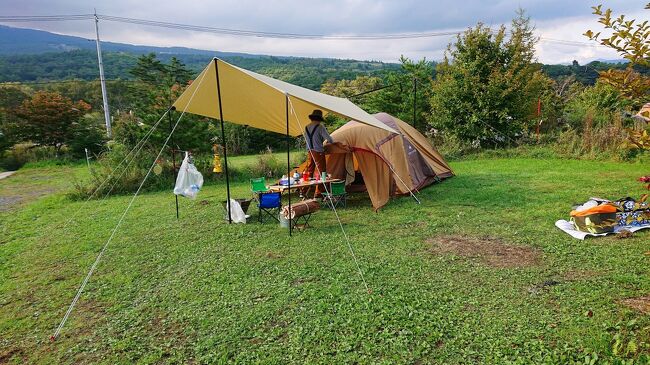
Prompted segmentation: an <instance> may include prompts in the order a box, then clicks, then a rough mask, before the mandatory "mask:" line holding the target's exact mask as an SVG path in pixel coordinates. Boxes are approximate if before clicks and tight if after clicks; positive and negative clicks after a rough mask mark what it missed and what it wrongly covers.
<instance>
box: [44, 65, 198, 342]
mask: <svg viewBox="0 0 650 365" xmlns="http://www.w3.org/2000/svg"><path fill="white" fill-rule="evenodd" d="M204 77H205V75H204V76H202V77H201V80H200V81H199V86H201V83H202V82H203V78H204ZM198 89H199V87H197V88H196V89H195V90H194V92H193V93H192V95H191V96H190V99H189V101H190V102H191V101H192V99H193V98H194V95H195V94H196V91H197V90H198ZM189 104H190V103H189V102H188V104H187V105H186V106H185V108H184V109H183V113H181V116H180V117H179V118H178V120H177V121H176V124H174V127H173V128H172V130H171V132H170V133H169V135H168V136H167V139H165V143H163V146H162V148H160V151H159V152H158V155H157V156H156V158H155V159H154V161H153V163H152V164H151V166H150V167H149V170H148V171H147V174H146V175H145V177H144V178H143V179H142V182H141V183H140V186H138V189H137V190H136V192H135V194H133V197H132V198H131V201H130V202H129V205H128V206H127V207H126V209H125V210H124V212H123V213H122V216H121V217H120V220H119V221H118V222H117V225H115V228H113V231H112V232H111V236H110V237H109V238H108V240H107V241H106V243H105V244H104V247H102V250H101V251H100V252H99V254H98V255H97V258H96V259H95V262H93V265H92V266H91V267H90V270H89V271H88V274H86V277H85V278H84V280H83V282H82V283H81V286H80V287H79V289H78V290H77V294H76V295H75V297H74V299H73V300H72V303H70V306H69V307H68V310H67V311H66V313H65V315H64V316H63V319H62V320H61V323H59V326H58V327H57V328H56V330H55V331H54V334H53V335H52V336H50V341H54V340H56V339H57V337H59V335H60V334H61V330H62V329H63V326H64V325H65V323H66V322H67V320H68V318H69V317H70V314H71V313H72V310H73V309H74V307H75V305H76V304H77V302H78V301H79V297H81V294H82V293H83V291H84V289H85V287H86V285H87V284H88V281H89V280H90V277H91V276H92V274H93V273H94V271H95V269H96V268H97V265H98V264H99V261H100V260H101V258H102V256H103V255H104V252H106V249H107V248H108V245H109V244H110V243H111V241H112V240H113V237H115V233H117V230H118V229H119V228H120V226H121V225H122V222H123V221H124V218H125V217H126V215H127V213H128V212H129V210H130V209H131V206H132V205H133V202H134V201H135V199H136V198H137V197H138V194H139V193H140V190H142V187H143V186H144V183H145V182H146V181H147V178H149V175H151V171H153V168H154V166H155V165H156V162H157V161H158V159H159V158H160V156H161V155H162V153H163V151H164V150H165V148H166V147H167V143H169V140H170V139H171V136H172V134H174V131H175V130H176V127H177V126H178V123H180V121H181V119H182V118H183V116H184V115H185V110H186V109H187V107H188V106H189ZM163 117H164V115H163ZM161 120H162V118H161Z"/></svg>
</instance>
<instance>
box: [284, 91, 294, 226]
mask: <svg viewBox="0 0 650 365" xmlns="http://www.w3.org/2000/svg"><path fill="white" fill-rule="evenodd" d="M284 97H285V99H284V100H285V108H286V118H287V182H288V183H289V194H287V195H288V196H289V237H291V235H292V231H293V228H292V227H291V226H292V224H291V159H290V158H289V149H290V144H291V138H290V137H289V94H287V93H285V94H284Z"/></svg>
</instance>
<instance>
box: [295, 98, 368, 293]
mask: <svg viewBox="0 0 650 365" xmlns="http://www.w3.org/2000/svg"><path fill="white" fill-rule="evenodd" d="M287 100H288V101H289V105H290V106H291V113H292V114H293V115H294V117H295V118H296V121H297V122H298V125H299V126H300V129H301V131H303V133H302V134H303V137H305V139H306V138H307V136H305V133H304V130H305V129H304V128H303V127H302V123H300V118H298V115H297V114H296V110H295V109H294V108H293V103H291V98H289V97H287ZM307 155H308V156H311V153H307ZM311 158H312V160H313V161H314V164H316V160H315V159H314V158H313V156H311ZM323 187H324V188H325V192H326V193H327V194H328V195H329V194H330V192H329V190H328V189H327V184H323ZM289 194H291V191H289ZM332 210H333V211H334V215H335V216H336V220H337V221H338V222H339V227H341V232H343V236H344V237H345V242H346V243H347V246H348V250H349V251H350V254H351V255H352V259H353V260H354V264H355V265H356V267H357V271H358V273H359V276H360V277H361V281H363V286H364V287H365V288H366V292H367V293H368V294H371V293H372V290H370V288H369V287H368V283H367V282H366V278H365V277H364V275H363V271H362V270H361V266H360V265H359V260H358V259H357V255H356V254H355V253H354V249H353V248H352V244H351V243H350V238H349V237H348V234H347V232H345V229H344V228H343V223H342V222H341V218H340V217H339V213H338V212H337V211H336V207H335V206H334V204H332ZM289 226H291V222H289Z"/></svg>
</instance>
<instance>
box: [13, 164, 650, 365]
mask: <svg viewBox="0 0 650 365" xmlns="http://www.w3.org/2000/svg"><path fill="white" fill-rule="evenodd" d="M244 160H245V159H244ZM451 165H452V168H453V169H454V170H455V172H456V174H457V176H456V177H454V178H451V179H449V180H446V181H444V182H442V183H440V184H437V185H433V186H431V187H429V188H426V189H424V190H422V191H421V192H420V193H419V198H420V200H421V201H422V204H421V205H417V204H415V203H414V201H413V200H412V199H411V198H409V197H401V198H396V199H394V200H392V201H391V202H390V203H389V204H388V205H387V206H386V207H385V208H383V209H382V210H381V211H379V212H378V213H374V212H373V211H372V209H371V206H370V202H369V200H368V198H367V197H365V196H363V195H354V196H352V197H351V199H350V201H349V203H348V207H347V208H346V209H341V210H339V214H340V216H341V220H342V222H343V226H344V227H345V230H346V232H347V234H348V235H349V237H350V242H351V244H352V246H353V247H354V250H355V253H356V255H357V257H358V259H359V265H360V267H361V269H362V271H363V273H364V277H365V280H366V281H367V283H368V286H369V287H370V289H371V293H370V294H369V293H368V292H367V291H366V290H365V288H364V285H363V282H362V280H361V277H360V275H359V273H358V272H357V268H356V266H355V263H354V260H353V258H352V256H351V254H350V251H349V249H348V246H347V245H346V243H345V240H344V236H343V234H342V233H341V230H340V228H339V225H338V222H337V220H336V218H335V216H334V214H333V213H332V212H331V211H328V210H326V209H323V210H321V211H320V212H318V213H317V214H316V215H314V217H313V218H312V225H313V228H310V229H307V230H306V231H304V232H297V233H296V234H295V235H294V236H293V237H289V236H288V234H287V232H286V230H283V229H282V228H280V227H279V226H277V225H276V224H271V223H268V224H263V225H262V224H258V223H257V222H252V223H251V224H246V225H228V224H226V223H225V222H224V220H223V215H224V214H223V213H224V211H223V209H222V208H221V206H220V204H218V203H217V201H219V200H222V199H224V197H225V193H226V192H225V186H224V185H223V184H216V185H210V186H206V187H205V188H204V189H203V190H202V191H201V193H200V196H199V198H198V199H197V200H195V201H191V200H187V199H181V215H180V219H179V220H176V217H175V213H174V199H173V196H172V194H171V191H165V192H158V193H147V194H143V195H142V196H140V197H138V198H137V200H136V201H135V204H134V205H133V207H132V209H131V211H130V213H129V215H128V216H127V217H126V219H125V221H124V223H123V225H122V226H121V228H120V229H119V231H118V232H117V234H116V236H115V239H114V240H113V242H112V243H111V245H110V246H109V247H108V249H107V251H106V253H105V255H104V258H103V260H102V262H101V263H100V264H99V266H98V267H97V271H96V272H95V275H94V276H93V277H92V279H91V280H90V282H89V284H88V286H87V289H86V292H85V293H84V294H83V295H82V296H81V299H80V301H79V303H78V305H77V307H76V308H75V310H74V312H73V313H72V315H71V317H70V319H69V321H68V323H67V324H66V326H65V328H64V329H63V332H62V334H61V337H60V338H59V339H58V340H57V341H56V342H53V343H51V342H50V341H49V339H48V338H49V336H50V335H51V334H52V333H53V332H54V329H55V328H56V326H57V325H58V322H59V321H60V320H61V318H62V316H63V315H64V313H65V311H66V309H67V306H68V305H69V303H70V302H71V300H72V298H73V297H74V295H75V291H76V289H77V288H78V286H79V284H80V283H81V281H82V280H83V277H84V276H85V274H86V272H87V271H88V269H89V267H90V266H91V264H92V262H93V261H94V260H95V257H96V255H97V254H98V252H99V251H100V250H101V247H102V246H103V244H104V242H105V241H106V240H107V238H108V236H109V235H110V233H111V230H112V229H113V227H114V226H115V224H116V223H117V221H118V219H119V217H120V215H121V213H122V211H123V210H124V208H125V207H126V205H127V204H128V202H129V200H130V197H129V196H120V197H112V198H109V199H107V200H105V201H91V202H89V203H87V204H84V203H83V202H80V201H76V202H73V201H70V200H69V199H68V198H66V196H65V195H64V193H65V191H66V184H67V181H68V180H69V178H70V176H72V175H74V174H79V175H80V176H81V178H83V174H84V167H83V166H77V167H49V168H40V169H39V168H33V169H24V170H20V171H19V172H18V173H17V174H15V175H14V176H11V177H10V178H7V179H5V180H0V194H1V195H0V196H2V197H3V199H11V198H12V197H15V196H25V198H24V199H22V201H21V203H20V204H16V205H13V206H12V207H11V208H9V209H7V210H5V211H2V212H0V233H1V234H0V363H15V364H22V363H35V364H53V363H66V364H73V363H74V364H77V363H93V364H96V363H103V364H131V363H141V364H148V363H163V364H167V363H226V362H233V363H242V364H249V363H273V364H293V363H295V364H303V363H322V364H343V363H360V364H366V363H384V364H431V363H439V364H474V363H489V364H503V363H511V362H512V363H535V364H538V363H557V364H564V363H572V362H575V363H580V364H584V363H622V362H623V361H629V362H634V363H647V362H648V361H649V354H650V316H648V314H647V313H645V314H644V313H643V312H642V311H640V310H638V309H634V308H632V307H630V306H628V305H627V304H634V306H636V307H637V308H640V309H643V307H640V306H639V303H640V302H641V300H637V301H626V299H629V298H639V297H643V296H648V295H650V265H649V264H650V256H649V255H648V253H649V251H650V240H649V239H648V238H649V237H650V236H649V235H650V232H638V233H636V234H635V235H634V237H632V238H628V239H617V238H614V237H605V238H598V239H588V240H586V241H584V242H582V241H578V240H575V239H572V238H571V237H569V236H568V235H566V234H564V233H562V232H561V231H559V230H558V229H557V228H555V227H554V226H553V223H554V222H555V220H557V219H561V218H567V216H568V213H569V210H570V209H571V205H572V204H573V203H579V202H582V201H584V200H586V199H587V198H589V197H591V196H600V197H606V198H620V197H625V196H636V197H638V196H639V195H640V194H642V193H643V190H642V187H641V184H640V183H639V182H637V181H636V179H637V178H638V177H639V176H641V175H642V174H646V173H648V171H647V166H644V165H641V164H625V163H609V162H593V161H577V160H559V159H558V160H540V159H525V158H513V159H477V160H471V161H458V162H455V163H452V164H451ZM50 186H51V187H50ZM39 189H41V190H47V192H46V193H47V194H49V195H45V196H41V195H42V194H32V195H29V194H30V192H33V191H36V190H39ZM234 192H235V196H242V197H243V196H248V195H249V193H248V187H247V185H246V184H245V183H241V182H238V183H235V185H234ZM203 200H205V201H207V202H202V201H203ZM251 211H252V212H254V213H256V209H255V208H254V207H253V208H252V209H251ZM70 219H72V222H71V223H70V224H66V222H67V221H68V220H70ZM635 303H636V304H635Z"/></svg>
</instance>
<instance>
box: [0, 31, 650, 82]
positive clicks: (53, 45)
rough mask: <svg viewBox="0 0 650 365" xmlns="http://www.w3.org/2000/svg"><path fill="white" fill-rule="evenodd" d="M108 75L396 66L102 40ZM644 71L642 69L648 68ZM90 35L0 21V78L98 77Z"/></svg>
mask: <svg viewBox="0 0 650 365" xmlns="http://www.w3.org/2000/svg"><path fill="white" fill-rule="evenodd" d="M102 51H103V59H104V66H105V70H106V78H107V79H132V78H133V75H131V74H130V72H129V71H130V70H131V69H132V68H133V66H134V65H135V64H136V62H137V57H138V56H140V55H142V54H147V53H155V54H156V55H157V57H158V58H159V59H160V60H162V61H163V62H167V61H168V60H169V59H170V58H171V57H176V58H178V59H179V60H181V61H182V62H183V63H185V64H186V65H187V67H188V68H189V69H191V70H192V71H194V72H198V71H200V70H201V69H202V68H203V67H204V66H205V65H206V64H207V63H208V62H209V61H210V59H211V58H212V57H215V56H216V57H219V58H222V59H224V60H226V61H228V62H230V63H233V64H235V65H238V66H240V67H243V68H246V69H249V70H252V71H256V72H260V73H263V74H266V75H268V76H271V77H275V78H279V79H282V80H285V81H288V82H292V83H295V84H297V85H301V86H304V87H308V88H311V89H315V90H317V89H319V88H320V86H321V85H322V83H323V82H325V80H327V79H338V80H340V79H354V78H355V77H357V76H359V75H370V76H381V75H382V74H385V73H386V72H390V71H397V70H400V69H401V67H400V65H399V64H396V63H385V62H377V61H357V60H342V59H333V58H306V57H290V56H283V57H278V56H267V55H259V54H247V53H235V52H218V51H209V50H200V49H194V48H185V47H153V46H141V45H132V44H124V43H114V42H104V41H103V42H102ZM624 62H626V61H625V60H597V61H593V62H590V63H589V64H588V65H587V67H583V66H584V65H577V64H568V65H542V69H543V70H544V71H545V72H546V73H547V74H548V75H549V76H551V77H553V78H561V77H569V76H573V77H575V78H576V79H577V80H578V81H580V82H582V83H584V84H593V83H594V82H595V80H596V79H597V78H598V71H601V70H606V69H609V68H612V67H614V68H624V67H625V65H624ZM642 72H644V73H646V72H647V70H643V71H642ZM97 78H98V72H97V54H96V49H95V42H94V39H90V40H89V39H86V38H82V37H74V36H68V35H61V34H54V33H50V32H46V31H41V30H34V29H23V28H14V27H7V26H2V25H0V82H51V81H54V80H57V81H58V80H73V79H77V80H97Z"/></svg>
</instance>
